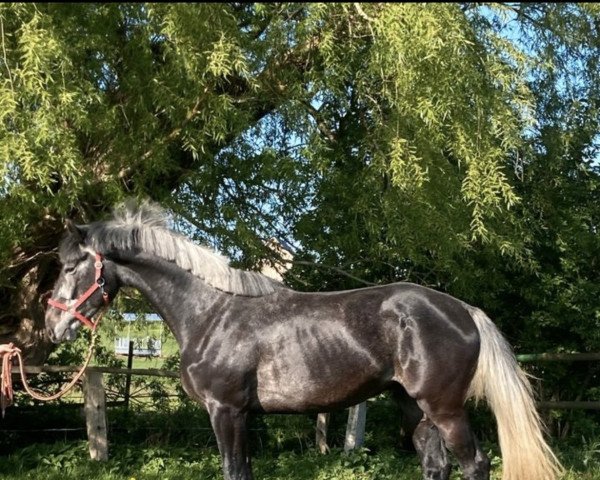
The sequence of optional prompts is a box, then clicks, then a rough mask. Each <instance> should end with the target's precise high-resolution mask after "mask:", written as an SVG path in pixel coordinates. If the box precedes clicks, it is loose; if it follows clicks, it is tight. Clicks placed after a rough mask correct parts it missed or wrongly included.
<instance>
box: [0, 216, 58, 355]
mask: <svg viewBox="0 0 600 480" xmlns="http://www.w3.org/2000/svg"><path fill="white" fill-rule="evenodd" d="M37 230H38V232H40V235H39V236H38V235H36V242H35V246H34V247H32V248H31V249H30V250H23V249H20V248H18V249H15V252H14V254H13V256H12V261H11V262H10V264H9V265H8V267H7V269H6V270H5V274H4V275H3V277H4V278H5V279H6V280H5V285H4V286H2V287H0V298H1V299H2V301H1V303H0V343H8V342H13V343H14V344H15V345H16V346H18V347H19V348H20V349H21V350H22V351H23V356H24V359H25V361H26V363H28V364H30V365H32V364H40V363H43V361H44V360H45V359H46V358H47V357H48V355H49V354H50V352H51V351H52V343H51V342H50V340H49V339H48V337H47V336H46V330H45V324H44V312H45V309H46V305H45V299H46V298H47V295H48V294H49V293H50V292H51V290H52V287H53V285H54V282H55V280H56V277H57V275H58V272H59V265H58V261H57V259H56V255H55V254H54V253H53V251H52V250H53V249H55V248H56V246H57V245H58V242H59V241H60V237H61V235H62V231H63V227H62V225H61V224H59V223H58V222H57V221H54V220H52V221H50V222H47V221H44V222H40V225H39V228H38V229H37Z"/></svg>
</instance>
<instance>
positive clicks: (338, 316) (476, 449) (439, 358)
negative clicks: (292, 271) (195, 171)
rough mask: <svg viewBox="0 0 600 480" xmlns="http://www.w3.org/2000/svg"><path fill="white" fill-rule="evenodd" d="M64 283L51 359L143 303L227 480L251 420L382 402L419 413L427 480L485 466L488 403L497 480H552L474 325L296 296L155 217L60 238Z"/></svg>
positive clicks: (505, 371)
mask: <svg viewBox="0 0 600 480" xmlns="http://www.w3.org/2000/svg"><path fill="white" fill-rule="evenodd" d="M59 257H60V261H61V263H62V269H61V271H60V274H59V276H58V279H57V281H56V284H55V286H54V290H53V293H52V298H51V299H50V300H48V303H49V307H48V308H47V310H46V316H45V322H46V330H47V334H48V335H49V337H50V339H51V340H52V341H53V342H54V343H60V342H62V341H69V340H73V339H74V338H76V335H77V332H78V329H79V328H80V327H81V325H87V326H90V327H91V328H95V326H96V324H95V323H94V322H93V321H92V320H91V319H92V318H93V316H94V315H96V313H97V312H98V311H100V309H102V308H103V307H104V306H105V305H107V304H109V303H110V301H111V300H112V299H114V298H115V296H116V295H117V293H118V291H119V289H120V288H121V287H123V286H129V287H133V288H135V289H137V290H139V291H140V292H141V294H142V295H144V296H145V297H146V298H147V299H148V301H149V302H150V304H151V305H152V306H153V307H154V308H155V309H156V311H157V312H158V313H159V314H160V315H161V317H162V318H163V319H164V320H165V322H166V323H167V324H168V327H169V328H170V330H171V331H172V332H173V334H174V336H175V338H176V340H177V342H178V344H179V347H180V352H181V382H182V385H183V388H184V390H185V391H186V393H187V394H188V395H189V396H190V397H192V398H193V399H195V400H196V401H198V402H200V403H202V404H203V405H204V407H205V408H206V410H207V411H208V414H209V416H210V421H211V425H212V427H213V430H214V433H215V437H216V440H217V444H218V448H219V452H220V455H221V460H222V470H223V475H224V478H225V480H251V479H252V478H253V477H252V469H251V459H250V455H249V448H248V444H247V426H246V421H247V417H248V415H249V414H252V413H266V414H268V413H304V412H328V411H333V410H338V409H341V408H345V407H349V406H352V405H355V404H358V403H360V402H363V401H365V400H366V399H368V398H370V397H373V396H375V395H378V394H380V393H381V392H383V391H386V390H393V391H396V392H400V396H401V398H402V399H403V400H402V403H403V404H404V405H405V407H406V408H407V409H408V410H411V411H413V412H414V411H416V412H418V415H417V417H416V419H417V420H416V422H415V425H414V428H413V431H414V432H413V435H412V439H413V442H414V446H415V449H416V450H417V453H418V454H419V456H420V460H421V465H422V470H423V478H424V479H427V480H434V479H435V480H447V479H448V478H449V476H450V470H451V464H450V460H449V456H448V454H447V451H450V452H451V453H452V454H453V455H454V457H455V458H456V460H457V462H458V464H459V466H460V468H461V471H462V474H463V476H464V478H465V479H467V480H485V479H489V474H490V462H489V460H488V458H487V456H486V454H485V452H484V451H483V450H482V449H481V447H480V446H479V444H478V442H477V440H476V438H475V435H474V434H473V431H472V429H471V426H470V423H469V419H468V415H467V411H466V406H465V403H466V401H467V400H468V399H470V398H475V399H480V398H485V399H487V402H488V404H489V405H490V407H491V410H492V411H493V413H494V415H495V417H496V422H497V428H498V436H499V441H500V448H501V452H502V457H503V477H502V478H503V480H554V479H555V478H557V477H558V475H560V473H561V469H562V467H561V465H560V463H559V461H558V460H557V458H556V457H555V455H554V454H553V452H552V450H551V449H550V447H549V446H548V444H547V443H546V441H545V439H544V432H543V430H544V426H543V424H542V422H541V420H540V417H539V415H538V413H537V411H536V408H535V403H534V399H533V394H532V388H531V385H530V384H529V382H528V380H527V378H526V376H525V374H524V372H523V371H522V370H521V369H520V367H519V366H518V364H517V362H516V359H515V356H514V354H513V352H512V349H511V347H510V345H509V344H508V342H507V341H506V340H505V339H504V338H503V336H502V334H501V333H500V331H499V330H498V328H497V327H496V326H495V325H494V324H493V323H492V321H491V320H490V319H489V317H488V316H487V315H486V314H485V313H484V312H483V311H482V310H480V309H478V308H475V307H473V306H470V305H468V304H467V303H465V302H463V301H461V300H458V299H456V298H454V297H452V296H450V295H448V294H445V293H442V292H439V291H436V290H434V289H430V288H427V287H423V286H419V285H416V284H413V283H406V282H398V283H392V284H387V285H381V286H373V287H367V288H359V289H354V290H346V291H334V292H320V293H306V292H300V291H296V290H293V289H290V288H288V287H286V286H284V285H283V284H282V283H280V282H278V281H275V280H273V279H271V278H268V277H266V276H263V275H261V274H260V273H258V272H254V271H243V270H240V269H235V268H233V267H231V266H230V265H229V263H228V261H227V259H226V258H225V257H223V256H221V255H220V254H218V253H216V252H214V251H212V250H211V249H209V248H206V247H203V246H199V245H197V244H195V243H193V242H192V241H190V240H189V239H188V238H186V237H185V236H183V235H181V234H179V233H177V232H175V231H173V230H172V229H170V228H169V226H168V216H167V215H166V213H165V212H164V211H163V210H162V209H161V208H160V207H159V206H157V205H156V204H153V203H150V202H143V203H141V204H136V205H131V204H124V205H121V206H120V207H116V208H115V210H114V213H113V217H112V218H110V219H108V220H106V221H98V222H94V223H90V224H87V225H79V226H78V225H75V224H73V223H72V222H69V223H68V228H67V231H66V233H65V236H64V238H63V240H62V241H61V243H60V246H59Z"/></svg>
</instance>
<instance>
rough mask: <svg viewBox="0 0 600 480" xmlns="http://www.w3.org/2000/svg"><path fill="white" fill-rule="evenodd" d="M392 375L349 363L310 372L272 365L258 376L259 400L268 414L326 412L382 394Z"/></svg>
mask: <svg viewBox="0 0 600 480" xmlns="http://www.w3.org/2000/svg"><path fill="white" fill-rule="evenodd" d="M390 377H391V374H389V372H387V371H386V369H382V368H381V367H380V366H378V365H374V364H364V363H362V362H356V363H354V362H350V363H346V364H340V365H335V366H332V365H323V366H321V367H317V366H316V365H315V366H313V368H309V367H307V366H306V365H303V364H302V363H298V364H283V363H281V362H280V363H270V364H269V365H263V366H262V367H261V368H260V369H259V370H258V372H257V392H256V393H257V399H258V402H259V404H260V409H262V410H264V411H265V412H305V411H327V410H329V409H334V408H340V407H346V406H350V405H355V404H356V403H359V402H361V401H364V400H365V399H367V398H369V397H371V396H373V395H375V394H377V393H379V392H381V391H382V390H383V388H384V387H385V386H386V385H387V384H388V383H389V381H390Z"/></svg>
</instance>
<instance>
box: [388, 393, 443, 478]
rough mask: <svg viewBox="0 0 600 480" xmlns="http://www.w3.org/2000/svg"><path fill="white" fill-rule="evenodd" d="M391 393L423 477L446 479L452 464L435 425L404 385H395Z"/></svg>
mask: <svg viewBox="0 0 600 480" xmlns="http://www.w3.org/2000/svg"><path fill="white" fill-rule="evenodd" d="M392 393H393V396H394V398H395V400H396V401H397V403H398V406H399V407H400V409H401V410H402V417H403V418H402V430H403V433H404V435H405V436H406V437H408V439H412V445H413V446H414V447H415V450H416V451H417V453H418V455H419V458H420V460H421V466H422V469H423V479H424V480H448V478H450V470H451V469H452V465H451V464H450V460H449V459H448V452H447V451H446V447H445V446H444V442H443V440H442V437H441V436H440V433H439V431H438V429H437V427H436V426H435V425H434V424H433V423H431V421H430V420H429V419H428V418H427V417H425V416H424V414H423V410H421V409H420V408H419V406H418V405H417V402H416V400H415V399H414V398H412V397H410V395H408V393H407V392H406V390H405V389H404V387H402V386H401V385H399V384H398V385H395V386H394V387H393V388H392ZM406 437H405V438H403V443H406V440H407V438H406Z"/></svg>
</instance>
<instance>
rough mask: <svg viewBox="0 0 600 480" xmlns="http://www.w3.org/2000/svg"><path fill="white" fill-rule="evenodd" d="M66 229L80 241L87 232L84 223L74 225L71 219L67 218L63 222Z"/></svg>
mask: <svg viewBox="0 0 600 480" xmlns="http://www.w3.org/2000/svg"><path fill="white" fill-rule="evenodd" d="M65 224H66V227H67V230H68V231H69V232H70V233H72V234H73V235H75V236H76V237H77V238H78V239H79V241H80V242H83V241H84V240H85V236H86V234H87V226H86V225H75V223H74V222H73V220H71V219H67V221H66V222H65Z"/></svg>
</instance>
